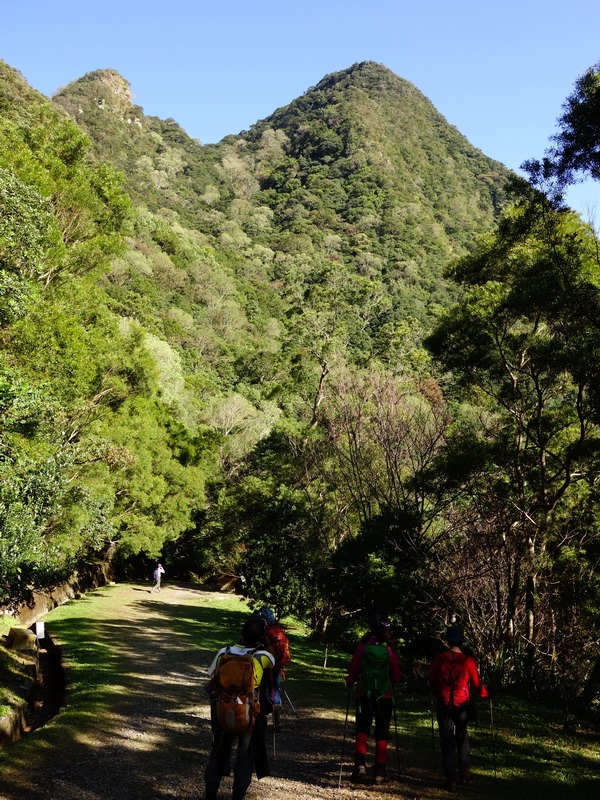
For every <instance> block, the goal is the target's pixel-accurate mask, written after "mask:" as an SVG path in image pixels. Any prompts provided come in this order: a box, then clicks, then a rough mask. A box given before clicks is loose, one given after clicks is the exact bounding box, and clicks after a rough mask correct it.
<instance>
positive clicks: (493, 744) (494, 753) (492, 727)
mask: <svg viewBox="0 0 600 800" xmlns="http://www.w3.org/2000/svg"><path fill="white" fill-rule="evenodd" d="M489 700H490V728H491V729H492V759H493V762H494V785H496V783H497V779H498V776H497V773H496V738H495V734H494V704H493V703H492V698H491V697H490V698H489Z"/></svg>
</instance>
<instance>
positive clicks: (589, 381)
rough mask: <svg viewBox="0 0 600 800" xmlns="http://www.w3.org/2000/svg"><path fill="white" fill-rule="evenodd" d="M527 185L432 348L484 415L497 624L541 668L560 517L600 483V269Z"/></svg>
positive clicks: (483, 501)
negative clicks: (586, 488) (584, 487)
mask: <svg viewBox="0 0 600 800" xmlns="http://www.w3.org/2000/svg"><path fill="white" fill-rule="evenodd" d="M520 190H521V197H520V200H519V202H518V203H517V204H516V205H515V206H514V207H513V208H512V210H511V211H510V212H509V213H507V215H506V216H505V217H504V219H503V221H502V224H501V226H500V229H499V232H498V235H497V236H496V237H490V238H489V239H488V240H487V242H484V243H483V244H482V245H481V247H480V248H479V249H478V250H477V251H476V252H475V254H474V255H473V256H471V257H468V258H466V259H464V260H463V261H462V262H460V263H459V264H458V266H457V267H456V268H455V269H454V275H455V277H456V278H457V279H458V280H460V281H461V282H462V284H463V286H464V297H463V301H462V303H461V304H460V305H459V306H457V307H456V308H455V309H454V310H452V311H451V312H450V313H448V314H447V315H446V317H445V318H444V319H443V321H442V322H441V324H440V326H439V327H438V329H437V330H436V332H435V333H434V334H433V335H432V336H431V337H430V339H429V340H428V343H429V346H430V347H431V348H432V350H433V352H434V353H435V355H436V356H437V357H438V358H439V359H440V361H441V363H442V364H443V365H444V367H446V368H447V369H449V370H451V371H452V374H453V376H454V378H455V379H456V381H457V383H458V384H459V385H460V386H462V387H463V389H464V391H465V396H466V397H467V398H469V399H470V400H471V402H474V403H476V404H477V406H479V407H480V409H481V410H480V412H479V414H480V418H481V423H482V427H481V434H480V435H481V440H482V441H481V444H482V445H483V446H484V448H487V464H486V467H485V469H484V470H483V472H482V473H481V476H482V477H481V480H479V482H478V483H477V484H475V485H474V486H473V487H472V490H473V491H475V492H476V494H477V496H476V502H475V507H476V508H477V509H478V513H479V515H480V516H479V521H478V522H477V521H476V520H475V519H474V518H472V519H471V522H472V523H474V525H475V529H476V530H477V529H478V528H479V529H481V530H483V531H486V533H485V535H484V541H485V545H484V548H483V549H485V548H488V549H489V548H492V549H491V551H490V552H493V553H497V554H498V563H499V564H503V563H504V564H505V566H506V569H505V570H504V572H503V574H502V577H499V576H498V578H497V582H496V589H497V596H496V603H497V605H496V607H495V609H494V618H495V619H496V622H497V625H500V626H501V628H502V637H503V639H504V641H505V642H506V643H508V645H509V647H511V648H515V649H516V650H519V649H520V642H521V641H524V642H525V643H526V650H527V651H528V657H529V667H528V668H529V670H531V669H533V665H534V662H535V661H536V660H538V661H539V656H540V653H541V652H542V651H543V650H544V648H545V647H546V642H547V640H548V636H549V632H548V629H547V628H544V627H543V626H542V624H541V622H542V620H541V619H540V614H539V604H540V593H543V592H544V583H545V582H546V581H549V580H550V577H549V576H550V575H551V574H554V573H553V565H552V563H551V562H550V561H549V558H550V553H551V552H552V555H553V559H556V560H558V561H559V560H560V555H559V554H560V550H561V547H560V542H561V533H560V526H557V518H566V519H568V518H569V514H570V513H573V512H574V509H575V503H576V499H575V498H580V497H581V496H582V495H581V494H580V493H579V492H578V489H577V487H578V484H580V483H582V482H586V483H589V485H590V486H593V485H594V482H595V480H596V464H597V453H598V452H599V447H600V435H599V434H600V429H599V428H598V415H597V409H598V404H597V387H598V379H599V377H600V373H599V371H598V367H599V362H598V353H599V352H600V349H599V348H600V327H599V326H598V319H600V316H599V315H600V269H599V266H598V262H597V259H596V252H597V250H596V242H595V239H594V237H593V235H592V233H591V231H590V230H589V229H588V228H586V227H585V226H584V225H582V224H581V222H580V221H579V220H578V218H577V217H576V216H575V215H573V214H569V213H565V212H561V211H559V210H556V209H555V208H554V207H553V206H552V204H551V203H550V202H548V201H547V200H546V198H545V197H544V196H542V195H540V194H539V193H537V192H535V191H534V190H533V189H531V188H530V187H527V186H525V185H521V187H520ZM479 452H480V453H481V452H483V451H482V450H481V445H480V450H479ZM491 520H493V522H492V523H491V529H490V521H491ZM486 561H487V559H486ZM496 572H497V571H496ZM542 576H543V580H540V578H541V577H542ZM538 666H539V664H538Z"/></svg>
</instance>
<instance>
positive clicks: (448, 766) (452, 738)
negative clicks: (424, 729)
mask: <svg viewBox="0 0 600 800" xmlns="http://www.w3.org/2000/svg"><path fill="white" fill-rule="evenodd" d="M437 721H438V727H439V729H440V747H441V750H442V767H443V769H444V776H445V777H446V780H450V781H455V780H456V769H457V767H458V772H459V775H464V773H465V771H466V770H468V769H469V767H470V765H471V755H470V747H469V734H468V732H467V725H468V722H469V704H468V703H463V704H462V705H460V706H456V707H455V708H450V709H449V708H446V706H444V704H443V703H438V705H437Z"/></svg>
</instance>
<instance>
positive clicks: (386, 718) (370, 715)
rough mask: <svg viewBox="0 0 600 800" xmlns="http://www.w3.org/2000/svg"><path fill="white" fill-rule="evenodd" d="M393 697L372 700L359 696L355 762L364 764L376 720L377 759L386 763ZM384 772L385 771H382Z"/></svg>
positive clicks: (357, 764) (358, 764)
mask: <svg viewBox="0 0 600 800" xmlns="http://www.w3.org/2000/svg"><path fill="white" fill-rule="evenodd" d="M392 708H393V706H392V698H391V697H380V698H379V699H378V700H370V699H369V698H368V697H359V698H358V699H357V701H356V730H355V739H354V764H355V766H364V765H365V763H366V756H367V744H368V738H369V736H370V735H371V728H372V726H373V721H374V722H375V730H374V734H375V761H376V762H379V763H380V764H385V761H386V748H387V742H388V739H389V738H390V724H391V721H392ZM382 774H383V773H382Z"/></svg>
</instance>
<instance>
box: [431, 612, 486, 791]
mask: <svg viewBox="0 0 600 800" xmlns="http://www.w3.org/2000/svg"><path fill="white" fill-rule="evenodd" d="M444 638H445V639H446V642H447V643H448V649H447V650H445V651H444V652H443V653H438V654H437V655H436V656H434V658H433V662H432V664H431V672H430V673H429V686H430V687H431V689H432V691H433V693H434V694H435V696H436V698H437V721H438V727H439V730H440V746H441V750H442V766H443V769H444V776H445V782H444V788H445V789H447V790H448V791H450V792H454V791H456V782H457V767H458V782H459V783H468V782H469V781H471V780H472V777H473V776H472V775H471V758H470V747H469V735H468V732H467V725H468V722H469V707H470V706H471V703H472V701H473V699H474V697H475V696H477V697H487V696H488V692H487V689H486V688H485V686H484V685H483V683H482V682H481V678H480V677H479V672H478V671H477V664H476V663H475V659H474V658H473V657H472V656H469V655H466V654H465V653H463V651H462V649H461V647H462V645H463V644H464V642H465V637H464V635H463V631H462V628H461V627H460V626H459V625H452V626H451V627H450V628H448V630H447V631H446V635H445V637H444Z"/></svg>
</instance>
